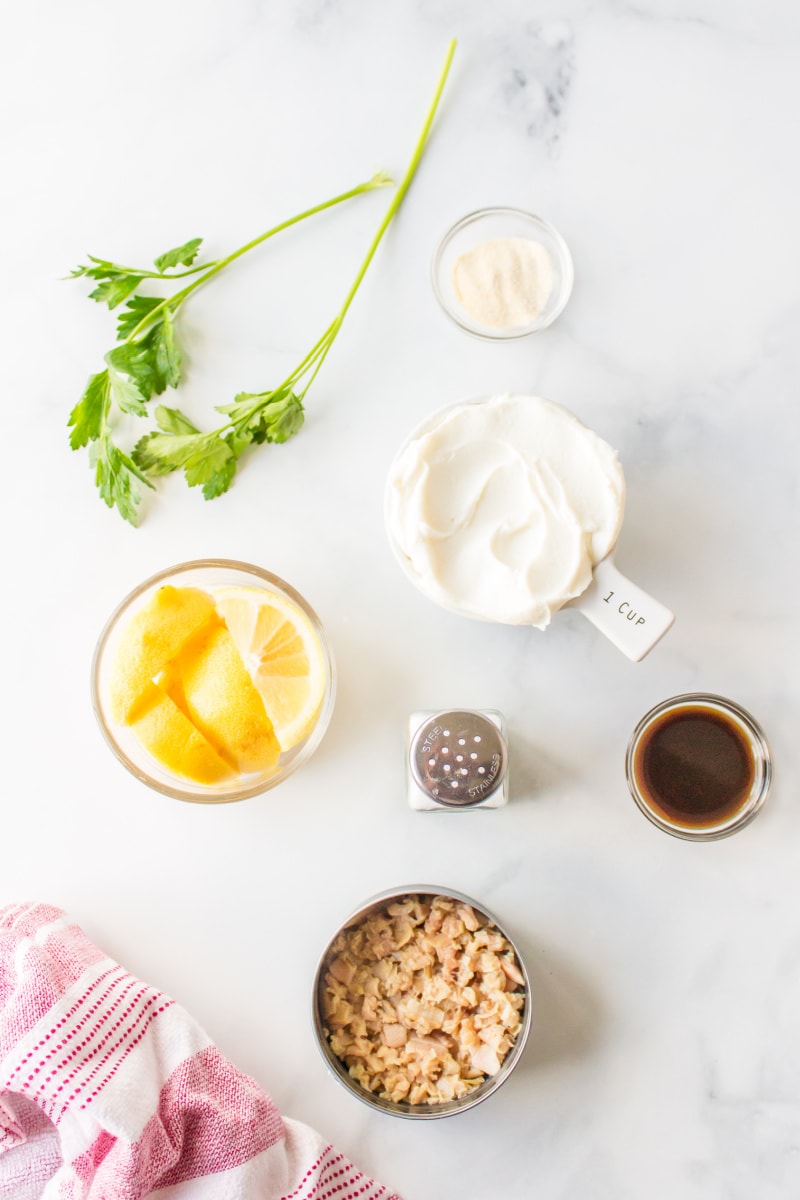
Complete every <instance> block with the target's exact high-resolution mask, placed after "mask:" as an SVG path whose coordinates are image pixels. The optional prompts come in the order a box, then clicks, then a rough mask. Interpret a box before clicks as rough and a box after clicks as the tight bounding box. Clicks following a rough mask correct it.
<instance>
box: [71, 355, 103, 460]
mask: <svg viewBox="0 0 800 1200" xmlns="http://www.w3.org/2000/svg"><path fill="white" fill-rule="evenodd" d="M109 391H110V380H109V376H108V371H98V373H97V374H96V375H92V377H91V378H90V380H89V382H88V384H87V385H86V390H85V392H84V393H83V395H82V396H81V398H80V400H79V401H78V403H77V404H76V405H75V407H74V408H73V410H72V412H71V413H70V414H69V420H68V421H67V425H68V426H69V427H71V429H72V433H71V434H70V435H69V444H70V446H71V447H72V449H73V450H79V449H80V447H81V446H86V445H87V444H88V443H89V442H93V441H95V439H96V438H98V437H99V436H100V433H101V431H102V429H103V422H104V421H105V417H106V412H107V410H108V401H109Z"/></svg>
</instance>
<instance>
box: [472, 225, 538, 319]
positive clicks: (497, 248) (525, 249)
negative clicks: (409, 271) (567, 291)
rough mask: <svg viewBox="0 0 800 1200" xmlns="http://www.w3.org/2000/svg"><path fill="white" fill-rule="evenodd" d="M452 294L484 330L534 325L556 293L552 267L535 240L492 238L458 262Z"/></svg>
mask: <svg viewBox="0 0 800 1200" xmlns="http://www.w3.org/2000/svg"><path fill="white" fill-rule="evenodd" d="M453 290H454V292H455V294H456V298H457V299H458V302H459V304H460V305H461V306H462V308H463V309H464V311H465V312H467V313H468V314H469V316H470V317H472V319H473V321H477V322H478V323H479V324H481V325H488V326H490V327H491V328H493V329H512V328H514V327H515V326H519V325H530V323H531V322H532V321H535V320H536V318H537V317H538V316H539V314H540V313H541V311H542V309H543V308H544V306H545V305H546V304H547V301H548V299H549V297H550V293H551V292H552V290H553V263H552V260H551V258H550V255H549V253H548V252H547V250H546V249H545V248H544V246H543V245H542V244H541V242H536V241H534V240H533V239H532V238H524V237H509V238H490V239H489V240H488V241H485V242H480V243H479V245H477V246H475V247H474V248H473V249H472V250H468V251H467V252H466V253H465V254H461V255H459V257H458V258H457V259H456V261H455V263H454V264H453Z"/></svg>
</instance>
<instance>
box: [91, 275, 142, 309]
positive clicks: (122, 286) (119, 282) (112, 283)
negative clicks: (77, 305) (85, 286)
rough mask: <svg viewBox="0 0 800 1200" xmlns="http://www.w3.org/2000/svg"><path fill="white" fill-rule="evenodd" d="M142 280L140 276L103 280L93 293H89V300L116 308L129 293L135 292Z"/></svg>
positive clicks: (124, 276) (122, 276)
mask: <svg viewBox="0 0 800 1200" xmlns="http://www.w3.org/2000/svg"><path fill="white" fill-rule="evenodd" d="M142 278H143V277H142V276H141V275H119V276H116V277H114V278H110V279H104V280H103V281H102V283H99V284H98V285H97V287H96V288H95V289H94V291H93V292H89V299H90V300H96V301H97V302H98V304H102V303H105V304H107V305H108V307H109V308H116V307H117V305H118V304H121V303H122V301H123V300H127V298H128V296H130V294H131V292H135V291H136V289H137V287H138V286H139V284H140V283H141V282H142Z"/></svg>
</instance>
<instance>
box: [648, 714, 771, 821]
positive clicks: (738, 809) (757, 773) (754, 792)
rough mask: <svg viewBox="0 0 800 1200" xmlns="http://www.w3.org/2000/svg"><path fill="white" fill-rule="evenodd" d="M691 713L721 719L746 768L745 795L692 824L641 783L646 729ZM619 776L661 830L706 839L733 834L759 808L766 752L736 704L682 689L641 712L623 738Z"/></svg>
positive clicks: (757, 730) (754, 725) (766, 781)
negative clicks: (621, 774) (622, 773)
mask: <svg viewBox="0 0 800 1200" xmlns="http://www.w3.org/2000/svg"><path fill="white" fill-rule="evenodd" d="M692 713H704V714H711V715H712V716H713V717H716V718H717V719H718V720H720V719H721V720H722V721H724V722H725V723H726V724H727V725H728V730H729V733H730V734H731V736H732V738H733V740H735V741H736V742H737V744H738V745H739V747H740V749H741V751H742V752H743V753H745V754H746V755H747V756H748V758H749V760H750V764H749V765H750V767H751V769H752V779H751V782H750V786H749V788H748V790H747V794H746V795H744V796H743V797H742V799H741V801H740V802H739V803H738V804H737V805H735V806H733V805H732V806H731V807H730V808H729V809H726V810H725V811H724V812H721V813H720V815H719V816H718V817H717V819H710V820H708V821H706V822H703V821H701V820H698V821H697V822H696V823H692V822H691V821H690V820H689V819H688V818H687V820H685V821H681V820H679V819H678V817H675V816H672V815H670V813H669V812H667V811H665V809H663V808H662V807H660V806H659V805H658V803H657V801H656V800H655V798H654V799H651V798H650V796H649V795H648V789H647V785H646V783H645V775H646V754H647V746H648V742H647V737H648V734H651V733H652V732H653V731H654V730H656V729H658V727H659V726H663V725H664V724H666V723H667V722H668V721H669V718H670V715H671V714H676V715H684V716H691V715H692ZM673 753H677V752H675V751H674V752H673ZM680 766H681V763H680V760H679V759H677V758H676V759H675V762H674V766H673V770H676V769H680ZM625 775H626V778H627V781H628V788H629V790H630V793H631V796H632V797H633V799H634V800H635V801H636V804H637V805H638V807H639V809H640V810H641V811H642V812H643V813H644V815H645V816H646V817H647V819H648V820H649V821H652V823H653V824H654V825H656V826H657V827H658V828H659V829H661V830H663V831H664V833H671V834H672V836H673V837H679V838H684V839H685V840H686V841H691V842H710V841H716V840H718V839H719V838H724V837H728V836H729V835H730V834H732V833H737V832H738V831H739V830H740V829H743V828H744V827H745V825H749V824H750V822H751V821H752V820H753V818H754V817H755V816H757V815H758V813H759V812H760V811H761V809H762V807H763V805H764V801H765V800H766V799H767V796H768V795H769V790H770V787H771V784H772V754H771V752H770V748H769V743H768V742H767V739H766V736H765V734H764V731H763V729H762V728H761V726H760V725H759V724H758V722H757V721H756V720H755V718H754V717H752V716H751V715H750V713H749V712H747V711H746V710H745V709H743V708H741V707H740V705H738V704H735V703H734V702H733V701H732V700H726V699H725V698H724V697H723V696H715V695H711V694H708V693H705V692H687V693H686V694H685V695H681V696H672V697H670V699H668V700H663V701H662V702H661V703H660V704H657V705H656V706H655V707H654V708H651V709H650V711H649V712H647V713H645V715H644V716H643V717H642V719H641V721H639V723H638V725H637V726H636V728H635V729H634V731H633V733H632V735H631V740H630V742H629V743H628V749H627V752H626V755H625Z"/></svg>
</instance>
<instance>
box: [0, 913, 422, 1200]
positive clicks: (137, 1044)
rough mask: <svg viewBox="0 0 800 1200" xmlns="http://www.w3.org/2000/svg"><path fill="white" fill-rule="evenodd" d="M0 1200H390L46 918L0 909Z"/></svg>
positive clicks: (176, 1017)
mask: <svg viewBox="0 0 800 1200" xmlns="http://www.w3.org/2000/svg"><path fill="white" fill-rule="evenodd" d="M0 1197H3V1198H8V1200H143V1198H144V1197H161V1198H162V1200H167V1198H169V1200H255V1198H256V1197H257V1198H258V1200H279V1198H281V1200H378V1197H380V1198H381V1200H399V1198H398V1197H397V1196H396V1194H395V1193H391V1192H389V1190H388V1189H387V1188H385V1187H384V1186H382V1185H381V1184H379V1183H377V1182H376V1181H375V1180H373V1179H369V1178H368V1177H367V1176H365V1175H364V1174H362V1172H361V1171H359V1170H358V1169H357V1168H356V1167H354V1166H353V1164H352V1163H350V1162H348V1160H347V1159H346V1158H345V1156H344V1155H343V1154H340V1153H339V1152H338V1151H337V1150H335V1149H334V1147H333V1146H331V1145H329V1144H328V1143H327V1142H326V1141H325V1140H324V1139H323V1138H321V1137H320V1136H319V1134H317V1133H315V1132H314V1131H313V1130H312V1129H310V1128H309V1127H308V1126H306V1125H302V1124H300V1123H299V1122H297V1121H291V1120H287V1119H284V1118H282V1117H281V1115H280V1113H279V1112H278V1110H277V1108H276V1107H275V1105H274V1104H273V1103H272V1101H271V1100H270V1098H269V1096H267V1094H266V1093H265V1092H263V1091H262V1090H261V1088H260V1087H259V1086H258V1084H256V1083H255V1081H254V1080H252V1079H250V1078H249V1077H248V1076H247V1075H243V1074H242V1073H241V1071H238V1070H237V1069H236V1068H235V1067H234V1066H233V1065H232V1064H231V1063H230V1062H228V1061H227V1059H225V1058H224V1057H223V1056H222V1055H221V1054H220V1052H219V1051H218V1050H217V1049H216V1047H215V1046H214V1045H213V1044H212V1042H211V1041H210V1039H209V1038H208V1037H207V1035H206V1034H205V1033H204V1032H203V1030H202V1029H201V1028H200V1026H199V1025H198V1024H197V1022H196V1021H194V1020H193V1019H192V1017H191V1016H189V1014H188V1013H187V1012H186V1011H185V1010H184V1009H182V1008H181V1007H180V1005H179V1004H176V1003H175V1001H174V1000H171V999H170V998H169V997H168V996H165V995H164V994H163V993H161V992H159V991H157V990H156V989H155V988H153V987H150V986H148V984H146V983H142V982H141V980H139V979H135V978H134V976H132V975H130V974H128V972H127V971H125V970H124V969H123V968H122V967H121V966H119V964H118V963H115V962H114V961H113V960H112V959H110V958H108V957H107V956H106V955H105V954H103V953H102V951H100V950H98V949H97V947H96V946H94V945H93V944H92V943H91V942H90V941H89V939H88V938H87V937H86V935H85V934H84V933H83V932H82V930H81V929H80V928H79V927H78V926H77V925H76V924H75V923H74V922H73V921H71V920H70V919H69V918H68V917H67V916H66V915H65V914H64V913H63V912H62V911H61V910H60V909H57V908H52V907H50V906H49V905H45V904H25V905H16V906H11V907H7V908H0Z"/></svg>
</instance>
